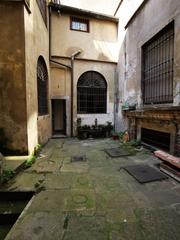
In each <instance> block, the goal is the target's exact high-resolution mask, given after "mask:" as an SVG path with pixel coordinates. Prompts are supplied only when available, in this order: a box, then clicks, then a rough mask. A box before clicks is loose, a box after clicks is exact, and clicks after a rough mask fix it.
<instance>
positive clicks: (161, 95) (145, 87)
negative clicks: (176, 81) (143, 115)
mask: <svg viewBox="0 0 180 240" xmlns="http://www.w3.org/2000/svg"><path fill="white" fill-rule="evenodd" d="M142 53H143V72H142V94H143V102H144V104H151V103H153V104H157V103H172V102H173V64H174V22H172V23H170V24H169V25H167V26H166V27H165V28H163V29H162V30H161V31H160V32H159V33H158V34H156V35H155V36H154V37H153V38H152V39H151V40H150V41H148V42H147V43H146V44H145V45H144V46H143V47H142Z"/></svg>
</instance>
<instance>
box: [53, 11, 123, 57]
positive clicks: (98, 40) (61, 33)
mask: <svg viewBox="0 0 180 240" xmlns="http://www.w3.org/2000/svg"><path fill="white" fill-rule="evenodd" d="M73 16H74V15H73ZM88 19H89V24H90V32H80V31H73V30H70V16H69V15H65V14H58V13H56V12H53V14H52V55H56V56H67V57H68V56H70V55H71V54H72V53H73V52H75V51H77V50H79V49H80V50H82V53H81V55H80V56H79V57H80V58H87V59H96V60H104V61H117V54H118V51H117V23H114V22H110V21H104V20H97V19H92V18H88Z"/></svg>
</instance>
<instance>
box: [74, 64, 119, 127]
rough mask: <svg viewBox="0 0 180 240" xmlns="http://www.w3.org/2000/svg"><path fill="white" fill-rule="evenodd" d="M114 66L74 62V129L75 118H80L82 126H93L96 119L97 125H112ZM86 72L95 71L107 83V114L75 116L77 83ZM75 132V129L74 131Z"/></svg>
mask: <svg viewBox="0 0 180 240" xmlns="http://www.w3.org/2000/svg"><path fill="white" fill-rule="evenodd" d="M115 70H116V64H110V63H100V62H96V63H94V62H83V61H79V60H76V61H75V65H74V119H73V120H74V127H76V120H77V118H81V120H82V125H84V124H88V125H94V121H95V119H96V118H97V120H98V124H106V122H107V121H109V122H112V123H114V81H115ZM86 71H96V72H99V73H100V74H102V75H103V76H104V78H105V79H106V82H107V112H106V114H77V82H78V79H79V77H80V76H81V75H82V74H83V73H84V72H86ZM74 131H75V129H74Z"/></svg>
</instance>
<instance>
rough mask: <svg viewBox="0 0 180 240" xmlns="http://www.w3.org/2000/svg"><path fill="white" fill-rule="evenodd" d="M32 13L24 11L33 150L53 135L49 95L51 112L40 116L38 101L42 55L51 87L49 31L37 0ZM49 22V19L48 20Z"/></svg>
mask: <svg viewBox="0 0 180 240" xmlns="http://www.w3.org/2000/svg"><path fill="white" fill-rule="evenodd" d="M30 10H31V13H29V12H28V11H26V9H25V11H24V19H25V52H26V94H27V127H28V148H29V152H32V151H33V149H34V147H35V145H36V144H37V143H38V142H39V143H41V144H44V143H45V142H46V141H47V140H48V138H49V137H50V136H51V116H50V112H51V106H50V101H49V96H48V104H49V114H48V115H46V116H43V117H42V116H41V117H38V102H37V61H38V57H39V56H42V57H43V58H44V60H45V62H46V66H47V69H48V75H49V76H48V77H49V82H48V88H49V89H50V73H49V33H48V27H47V26H46V25H45V23H44V21H43V19H42V16H41V13H40V10H39V8H38V5H37V3H36V0H32V1H31V4H30ZM47 22H48V21H47Z"/></svg>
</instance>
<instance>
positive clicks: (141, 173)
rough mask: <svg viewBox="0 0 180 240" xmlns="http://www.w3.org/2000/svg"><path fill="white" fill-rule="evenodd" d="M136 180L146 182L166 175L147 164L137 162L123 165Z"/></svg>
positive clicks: (164, 177) (162, 178)
mask: <svg viewBox="0 0 180 240" xmlns="http://www.w3.org/2000/svg"><path fill="white" fill-rule="evenodd" d="M124 169H125V170H126V171H127V172H128V173H129V174H131V175H132V176H133V177H134V178H135V179H136V180H137V181H138V182H140V183H147V182H153V181H159V180H164V179H167V178H168V177H167V176H166V175H165V174H163V173H162V172H160V171H159V170H156V169H155V168H153V167H150V166H149V165H144V164H139V165H130V166H126V167H124Z"/></svg>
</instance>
